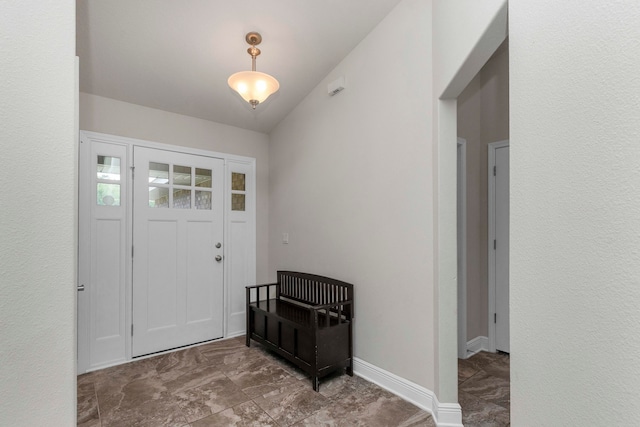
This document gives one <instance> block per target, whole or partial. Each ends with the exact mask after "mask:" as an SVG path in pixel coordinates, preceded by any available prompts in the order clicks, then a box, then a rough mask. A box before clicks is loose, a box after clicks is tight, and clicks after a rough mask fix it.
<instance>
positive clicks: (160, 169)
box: [149, 162, 169, 203]
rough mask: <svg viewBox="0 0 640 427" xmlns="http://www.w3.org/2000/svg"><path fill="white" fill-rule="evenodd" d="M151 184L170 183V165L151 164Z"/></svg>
mask: <svg viewBox="0 0 640 427" xmlns="http://www.w3.org/2000/svg"><path fill="white" fill-rule="evenodd" d="M149 183H153V184H167V183H169V165H168V164H165V163H156V162H149ZM149 188H151V187H149ZM167 203H168V202H167Z"/></svg>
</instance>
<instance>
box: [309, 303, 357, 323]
mask: <svg viewBox="0 0 640 427" xmlns="http://www.w3.org/2000/svg"><path fill="white" fill-rule="evenodd" d="M347 306H348V307H349V308H348V309H347ZM322 310H324V311H325V313H324V314H325V315H326V316H327V317H328V318H330V317H334V318H335V319H337V321H338V323H337V324H338V325H340V324H342V323H345V322H351V321H352V320H353V300H347V301H340V302H335V303H332V304H321V305H312V306H310V307H309V312H310V314H311V319H312V320H313V324H314V325H316V326H315V327H316V328H317V325H318V314H320V313H321V312H322ZM331 313H335V315H332V314H331ZM334 326H335V325H334ZM326 327H331V322H327V325H326Z"/></svg>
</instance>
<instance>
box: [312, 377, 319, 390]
mask: <svg viewBox="0 0 640 427" xmlns="http://www.w3.org/2000/svg"><path fill="white" fill-rule="evenodd" d="M311 382H312V384H313V391H320V379H319V378H318V377H312V378H311Z"/></svg>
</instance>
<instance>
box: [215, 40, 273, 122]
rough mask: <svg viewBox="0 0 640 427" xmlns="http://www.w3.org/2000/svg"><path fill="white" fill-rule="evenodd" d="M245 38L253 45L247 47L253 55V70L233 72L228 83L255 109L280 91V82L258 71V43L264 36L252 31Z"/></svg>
mask: <svg viewBox="0 0 640 427" xmlns="http://www.w3.org/2000/svg"><path fill="white" fill-rule="evenodd" d="M245 40H246V41H247V43H249V44H250V45H251V47H250V48H249V49H247V52H248V53H249V55H251V71H240V72H238V73H235V74H232V75H231V77H229V80H227V83H228V84H229V86H230V87H231V89H233V90H235V91H236V92H238V93H239V94H240V96H241V97H242V98H243V99H244V100H245V101H247V102H248V103H249V104H251V106H252V107H253V109H254V110H255V109H256V105H258V104H259V103H261V102H264V101H265V100H266V99H267V98H268V97H269V96H270V95H272V94H274V93H276V92H277V91H278V89H279V88H280V83H278V81H277V80H276V79H275V78H273V77H271V76H270V75H269V74H265V73H259V72H258V71H256V56H258V55H260V49H258V48H257V47H256V45H259V44H260V42H262V36H261V35H260V34H258V33H256V32H251V33H248V34H247V35H246V37H245Z"/></svg>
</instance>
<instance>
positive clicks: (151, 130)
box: [80, 93, 269, 283]
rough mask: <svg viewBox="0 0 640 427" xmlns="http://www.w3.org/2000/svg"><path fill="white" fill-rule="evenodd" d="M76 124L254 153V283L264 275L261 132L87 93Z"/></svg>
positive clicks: (264, 149)
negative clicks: (255, 212) (255, 210)
mask: <svg viewBox="0 0 640 427" xmlns="http://www.w3.org/2000/svg"><path fill="white" fill-rule="evenodd" d="M80 129H82V130H90V131H94V132H102V133H107V134H111V135H120V136H126V137H129V138H138V139H144V140H147V141H155V142H161V143H164V144H173V145H182V146H185V147H192V148H199V149H202V150H210V151H218V152H221V153H228V154H236V155H240V156H247V157H254V158H255V159H256V184H257V191H256V198H257V200H256V208H257V215H256V223H257V224H256V228H257V236H256V238H257V243H256V246H257V258H256V270H257V271H256V278H257V281H258V282H260V283H262V282H265V281H266V280H267V279H268V277H269V272H268V270H267V269H268V263H267V258H268V256H267V252H268V229H267V224H268V221H267V218H268V205H269V203H268V191H269V187H268V182H269V148H268V137H267V135H266V134H263V133H260V132H254V131H250V130H245V129H240V128H237V127H233V126H227V125H223V124H220V123H215V122H211V121H208V120H202V119H197V118H194V117H188V116H183V115H180V114H175V113H169V112H167V111H162V110H157V109H154V108H148V107H143V106H141V105H135V104H129V103H127V102H122V101H116V100H114V99H110V98H104V97H101V96H96V95H91V94H87V93H81V94H80Z"/></svg>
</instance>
